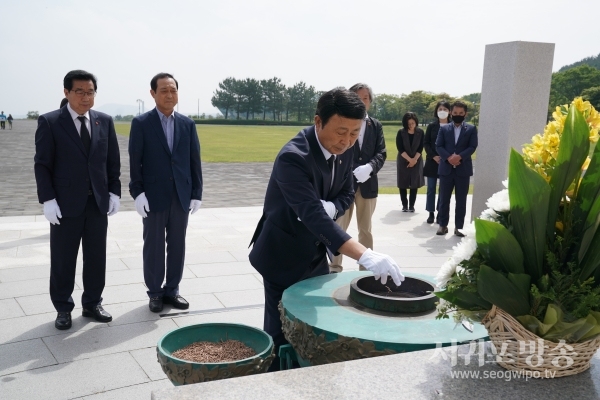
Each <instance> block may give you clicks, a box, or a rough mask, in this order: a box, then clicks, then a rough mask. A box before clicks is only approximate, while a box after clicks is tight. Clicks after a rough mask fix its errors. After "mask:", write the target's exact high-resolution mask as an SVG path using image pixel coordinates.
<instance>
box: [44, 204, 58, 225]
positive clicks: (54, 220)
mask: <svg viewBox="0 0 600 400" xmlns="http://www.w3.org/2000/svg"><path fill="white" fill-rule="evenodd" d="M44 217H46V219H47V220H48V222H50V223H51V224H52V225H60V222H59V221H58V219H59V218H62V214H61V213H60V207H59V206H58V203H57V202H56V199H52V200H48V201H45V202H44Z"/></svg>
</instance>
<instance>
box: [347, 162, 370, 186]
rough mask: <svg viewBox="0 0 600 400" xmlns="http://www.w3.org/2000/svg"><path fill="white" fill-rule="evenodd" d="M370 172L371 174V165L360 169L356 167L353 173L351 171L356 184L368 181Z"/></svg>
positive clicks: (362, 166)
mask: <svg viewBox="0 0 600 400" xmlns="http://www.w3.org/2000/svg"><path fill="white" fill-rule="evenodd" d="M371 172H373V167H372V166H371V164H365V165H361V166H360V167H356V168H355V169H354V171H352V173H353V174H354V176H355V177H356V180H357V181H358V183H363V182H366V181H368V180H369V178H370V177H371Z"/></svg>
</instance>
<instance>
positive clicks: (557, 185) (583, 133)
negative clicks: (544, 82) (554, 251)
mask: <svg viewBox="0 0 600 400" xmlns="http://www.w3.org/2000/svg"><path fill="white" fill-rule="evenodd" d="M589 151H590V128H589V127H588V124H587V122H586V121H585V118H584V117H583V114H581V112H579V110H578V109H577V107H575V106H574V105H571V106H570V107H569V113H568V114H567V119H566V121H565V127H564V129H563V133H562V135H561V138H560V146H559V148H558V156H557V158H556V165H555V167H554V171H553V172H552V176H551V177H550V187H551V188H552V191H551V193H550V202H549V207H548V226H547V234H548V237H553V236H554V229H555V228H554V225H555V222H556V216H557V214H558V207H559V205H560V202H561V200H562V198H563V197H564V195H565V192H566V190H567V188H568V187H569V186H570V185H571V183H573V180H574V179H575V177H576V176H577V175H578V174H579V172H580V171H581V166H582V165H583V163H584V161H585V159H586V158H587V155H588V153H589ZM509 183H510V179H509Z"/></svg>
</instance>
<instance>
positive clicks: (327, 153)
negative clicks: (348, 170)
mask: <svg viewBox="0 0 600 400" xmlns="http://www.w3.org/2000/svg"><path fill="white" fill-rule="evenodd" d="M315 136H316V137H317V143H319V147H320V148H321V151H322V152H323V156H324V157H325V161H327V160H329V157H331V156H334V157H335V155H334V154H331V153H330V152H328V151H327V149H326V148H325V147H323V145H321V142H320V141H319V135H317V126H316V125H315ZM333 161H334V163H333V169H332V170H331V183H330V184H329V187H330V188H331V186H333V177H334V176H335V159H334V160H333Z"/></svg>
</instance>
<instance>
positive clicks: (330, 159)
mask: <svg viewBox="0 0 600 400" xmlns="http://www.w3.org/2000/svg"><path fill="white" fill-rule="evenodd" d="M334 162H335V156H334V155H332V156H331V157H329V159H328V160H327V165H329V170H330V171H331V173H332V174H333V163H334Z"/></svg>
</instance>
